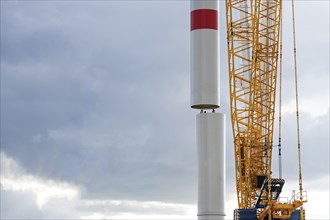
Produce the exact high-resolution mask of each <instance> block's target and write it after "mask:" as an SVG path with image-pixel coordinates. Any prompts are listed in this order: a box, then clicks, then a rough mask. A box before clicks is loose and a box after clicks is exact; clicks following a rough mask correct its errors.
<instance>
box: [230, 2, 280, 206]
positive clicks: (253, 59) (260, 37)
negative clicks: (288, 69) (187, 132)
mask: <svg viewBox="0 0 330 220" xmlns="http://www.w3.org/2000/svg"><path fill="white" fill-rule="evenodd" d="M226 12H227V37H228V55H229V56H228V63H229V80H230V102H231V118H232V127H233V134H234V145H235V146H234V148H235V159H236V161H235V163H236V184H237V186H236V188H237V196H238V202H239V207H240V208H249V207H253V206H254V205H255V202H256V200H257V197H258V195H259V194H260V187H258V181H257V179H258V177H259V178H261V177H265V176H270V171H271V154H272V145H273V143H272V141H273V127H274V108H275V96H276V73H277V63H278V62H277V61H278V45H279V33H280V21H281V19H280V16H281V0H271V1H265V0H264V1H261V0H250V1H246V0H227V1H226Z"/></svg>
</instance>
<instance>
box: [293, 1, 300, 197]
mask: <svg viewBox="0 0 330 220" xmlns="http://www.w3.org/2000/svg"><path fill="white" fill-rule="evenodd" d="M292 30H293V46H294V48H293V56H294V76H295V89H296V116H297V140H298V168H299V170H298V172H299V193H300V201H302V200H303V194H302V190H303V188H302V172H301V156H300V129H299V105H298V71H297V47H296V26H295V16H294V0H292Z"/></svg>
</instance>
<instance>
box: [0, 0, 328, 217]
mask: <svg viewBox="0 0 330 220" xmlns="http://www.w3.org/2000/svg"><path fill="white" fill-rule="evenodd" d="M220 4H221V12H220V14H221V17H220V19H221V21H220V31H221V30H222V31H221V59H220V62H221V103H222V106H221V108H220V111H221V112H224V113H226V114H227V153H226V154H227V156H226V159H227V161H226V163H227V200H226V201H227V202H226V205H227V207H226V212H227V218H228V219H231V218H232V210H233V209H234V208H236V206H237V202H236V194H235V187H234V184H235V175H234V162H233V161H234V156H233V149H232V148H233V146H232V137H231V135H232V134H231V127H230V119H229V114H228V113H229V94H228V76H227V57H226V56H227V55H226V54H227V51H226V36H225V31H224V30H225V29H224V27H225V16H224V13H225V11H224V1H221V3H220ZM284 7H285V8H284V33H285V34H284V50H283V52H284V65H285V68H284V85H283V86H284V93H285V94H284V95H285V97H284V98H283V99H284V100H283V136H282V140H283V142H282V143H283V145H282V146H283V176H284V178H285V179H286V182H287V184H286V186H285V188H284V191H285V192H284V193H283V196H287V197H291V191H292V190H293V189H298V180H297V176H298V175H297V150H296V149H297V143H296V142H297V141H296V128H295V112H294V111H295V106H294V103H295V102H294V83H293V58H292V31H291V24H292V23H291V21H290V10H291V8H290V2H288V1H285V3H284ZM189 15H190V4H189V1H188V0H182V1H165V0H164V1H138V0H136V1H133V0H132V1H64V0H63V1H15V0H8V1H4V0H1V151H0V156H1V157H0V158H1V210H0V213H1V218H2V219H27V218H30V219H102V218H107V219H110V218H111V219H196V212H197V211H196V203H197V161H196V159H197V152H196V145H195V114H197V112H196V111H194V110H192V109H190V105H189V103H190V100H189V99H190V88H189V86H190V81H189V77H190V76H189V74H190V63H189V62H190V61H189V59H190V58H189V56H190V55H189V53H190V49H189V47H190V42H189V36H190V31H189V27H190V26H189V19H190V18H189ZM296 20H297V23H296V31H297V53H298V72H299V92H300V93H299V98H300V100H299V101H300V107H301V108H300V109H301V113H300V115H301V136H302V138H301V139H302V140H301V143H302V145H301V146H302V160H303V161H302V162H303V164H302V165H303V166H302V168H303V179H304V182H303V184H304V189H305V190H307V191H308V200H309V201H308V203H307V204H306V205H305V207H306V214H307V218H308V219H329V218H330V216H329V209H328V207H329V197H330V195H329V2H328V1H297V2H296ZM276 143H277V131H276V132H275V144H276ZM276 154H277V152H276V151H275V152H274V167H273V169H274V172H273V173H274V175H275V176H276V175H277V174H278V169H277V161H276V158H277V156H276Z"/></svg>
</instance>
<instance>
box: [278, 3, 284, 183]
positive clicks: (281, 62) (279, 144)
mask: <svg viewBox="0 0 330 220" xmlns="http://www.w3.org/2000/svg"><path fill="white" fill-rule="evenodd" d="M281 5H282V2H281ZM281 8H282V6H281ZM282 16H283V13H282V10H281V20H280V91H279V113H278V115H279V116H278V165H279V171H278V172H279V178H280V179H282V146H281V139H282V137H281V135H282V67H283V66H282V64H283V53H282V48H283V41H282V40H283V35H282V29H283V28H282V26H283V22H282Z"/></svg>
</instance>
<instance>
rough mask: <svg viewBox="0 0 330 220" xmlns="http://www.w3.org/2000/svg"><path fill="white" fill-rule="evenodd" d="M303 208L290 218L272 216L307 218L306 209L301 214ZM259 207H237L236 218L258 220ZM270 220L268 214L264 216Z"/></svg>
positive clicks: (290, 219)
mask: <svg viewBox="0 0 330 220" xmlns="http://www.w3.org/2000/svg"><path fill="white" fill-rule="evenodd" d="M300 212H301V210H300V209H297V210H296V211H294V212H293V213H292V214H291V216H290V217H289V218H272V220H283V219H287V220H305V211H304V210H302V212H303V213H302V215H300ZM257 219H259V218H258V217H257V209H256V208H250V209H235V210H234V220H257ZM264 219H265V220H268V216H266V217H265V218H264Z"/></svg>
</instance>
